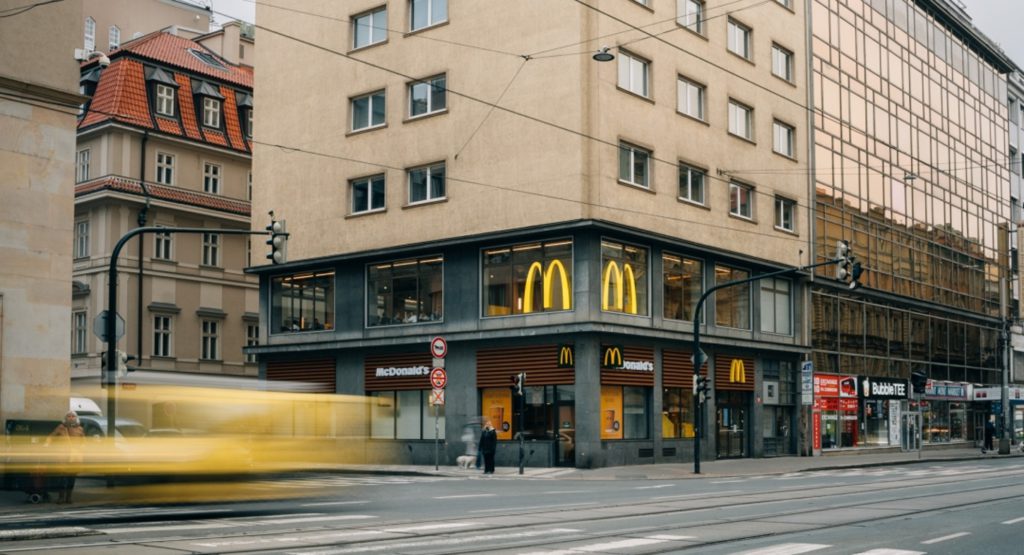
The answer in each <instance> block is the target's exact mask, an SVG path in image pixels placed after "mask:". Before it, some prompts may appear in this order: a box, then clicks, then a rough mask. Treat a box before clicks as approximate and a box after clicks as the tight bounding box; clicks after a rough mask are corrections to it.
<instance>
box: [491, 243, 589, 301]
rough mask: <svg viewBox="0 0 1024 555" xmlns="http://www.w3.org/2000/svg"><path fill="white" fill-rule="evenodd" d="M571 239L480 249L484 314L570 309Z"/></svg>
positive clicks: (571, 277)
mask: <svg viewBox="0 0 1024 555" xmlns="http://www.w3.org/2000/svg"><path fill="white" fill-rule="evenodd" d="M572 272H573V265H572V240H571V239H559V240H554V241H545V242H537V243H524V244H521V245H513V246H509V247H500V248H493V249H486V250H484V251H483V272H482V274H483V288H484V291H485V293H484V307H483V315H484V316H510V315H517V314H531V313H535V312H558V311H563V310H572V308H573V306H572V294H573V289H572V287H573V273H572Z"/></svg>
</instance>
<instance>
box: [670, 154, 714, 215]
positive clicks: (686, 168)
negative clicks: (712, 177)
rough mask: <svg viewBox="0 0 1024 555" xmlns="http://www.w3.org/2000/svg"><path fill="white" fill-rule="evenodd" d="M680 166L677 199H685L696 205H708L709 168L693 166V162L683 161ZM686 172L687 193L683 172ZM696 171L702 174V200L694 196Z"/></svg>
mask: <svg viewBox="0 0 1024 555" xmlns="http://www.w3.org/2000/svg"><path fill="white" fill-rule="evenodd" d="M678 166H679V189H678V191H677V196H676V199H677V200H681V201H684V202H689V203H692V204H696V205H699V206H707V204H706V202H705V200H706V199H707V175H708V172H707V170H703V169H701V168H698V167H696V166H693V165H691V164H687V163H686V162H682V161H680V162H679V164H678ZM684 172H685V174H686V190H687V192H688V194H687V195H684V194H683V174H684ZM694 173H697V174H700V176H701V180H700V200H696V199H694V198H693V196H694V195H693V188H694V185H693V174H694Z"/></svg>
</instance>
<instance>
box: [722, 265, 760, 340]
mask: <svg viewBox="0 0 1024 555" xmlns="http://www.w3.org/2000/svg"><path fill="white" fill-rule="evenodd" d="M719 268H722V269H725V270H728V271H729V272H730V279H729V280H727V281H734V280H735V279H744V278H739V277H736V276H735V274H734V273H735V272H744V273H745V274H746V275H745V278H749V277H750V276H751V275H752V272H751V270H749V269H746V268H738V267H736V266H732V265H730V264H723V263H715V264H714V266H713V271H714V273H715V279H714V285H713V286H712V287H714V286H717V285H719V282H718V269H719ZM723 283H724V282H723ZM738 291H746V305H747V306H746V309H745V316H746V320H747V321H746V325H745V326H744V327H736V326H730V325H729V324H728V323H723V321H722V319H721V316H722V315H723V314H724V313H725V311H723V310H720V308H721V306H720V305H719V303H720V302H728V301H729V300H731V299H729V298H726V299H722V296H723V295H730V296H736V297H739V296H740V295H741V293H737V292H738ZM753 293H754V290H753V287H751V284H750V283H745V284H743V285H737V286H735V287H726V288H722V289H719V290H718V291H715V292H714V293H713V294H714V296H715V298H714V304H715V326H717V327H720V328H726V329H731V330H751V328H752V327H753V322H752V321H751V319H752V317H753V310H752V308H753V301H754V294H753ZM738 300H741V299H738V298H737V301H738ZM737 306H739V305H738V304H737Z"/></svg>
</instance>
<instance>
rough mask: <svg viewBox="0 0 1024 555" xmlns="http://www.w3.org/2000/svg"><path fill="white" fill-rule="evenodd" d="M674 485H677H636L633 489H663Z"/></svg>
mask: <svg viewBox="0 0 1024 555" xmlns="http://www.w3.org/2000/svg"><path fill="white" fill-rule="evenodd" d="M672 487H675V484H658V485H656V486H640V487H635V488H633V489H661V488H672Z"/></svg>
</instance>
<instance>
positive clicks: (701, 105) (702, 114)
mask: <svg viewBox="0 0 1024 555" xmlns="http://www.w3.org/2000/svg"><path fill="white" fill-rule="evenodd" d="M693 92H696V94H697V100H696V102H697V112H698V113H697V114H693V113H691V112H690V111H689V107H690V105H691V104H692V103H693V99H692V98H691V97H692V95H693V94H692V93H693ZM684 100H685V103H684ZM706 102H707V87H706V86H704V85H702V84H700V83H698V82H696V81H694V80H692V79H689V78H687V77H684V76H682V75H679V76H677V79H676V111H677V112H679V113H680V114H682V115H684V116H687V117H691V118H693V119H696V120H699V121H702V122H707V109H706ZM684 104H685V106H684Z"/></svg>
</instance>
